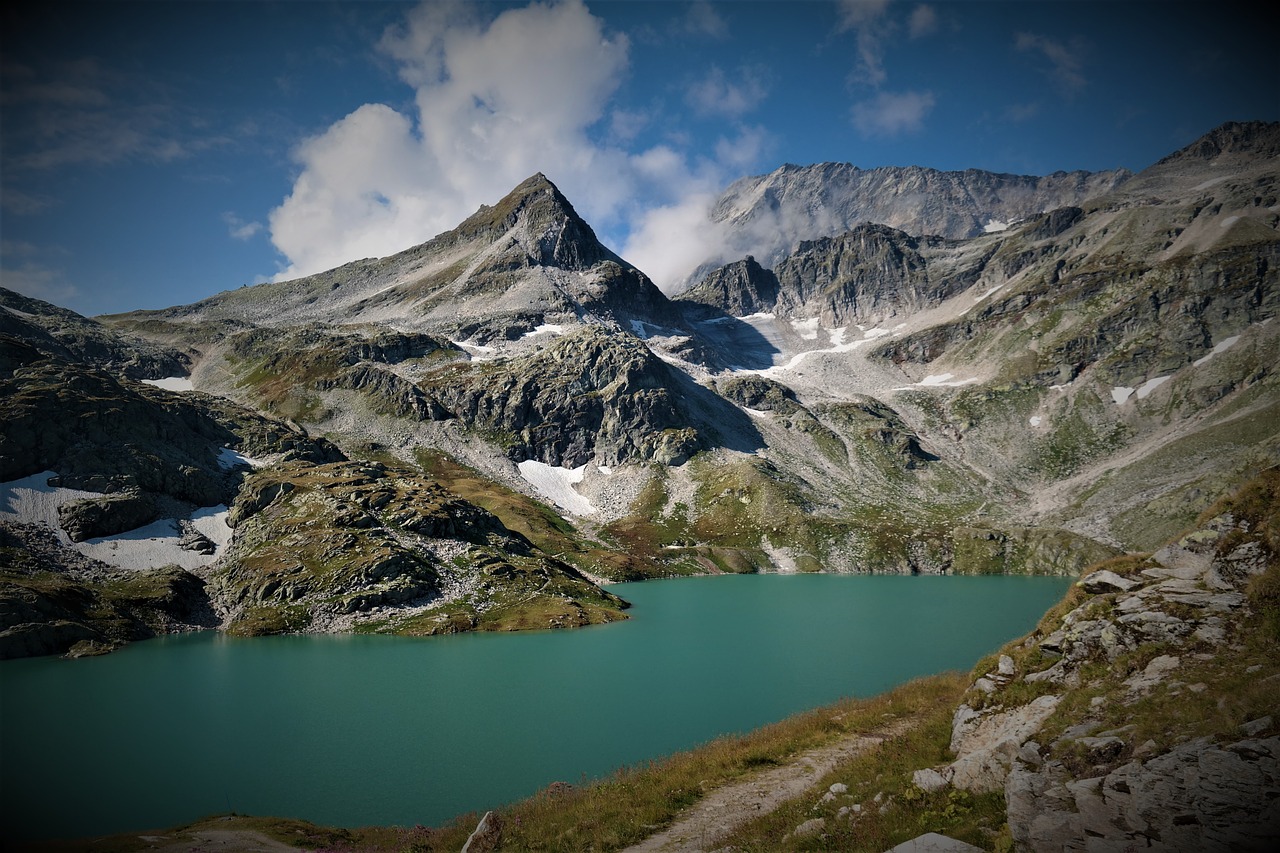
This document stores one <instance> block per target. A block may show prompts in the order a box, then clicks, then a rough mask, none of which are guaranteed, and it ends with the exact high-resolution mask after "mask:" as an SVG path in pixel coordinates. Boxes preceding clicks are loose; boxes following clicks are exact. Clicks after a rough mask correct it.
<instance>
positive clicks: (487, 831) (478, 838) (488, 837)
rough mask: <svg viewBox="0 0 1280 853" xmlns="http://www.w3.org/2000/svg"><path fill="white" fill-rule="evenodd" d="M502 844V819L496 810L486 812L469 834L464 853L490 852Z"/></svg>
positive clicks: (463, 847)
mask: <svg viewBox="0 0 1280 853" xmlns="http://www.w3.org/2000/svg"><path fill="white" fill-rule="evenodd" d="M501 845H502V819H501V818H500V817H498V815H497V814H496V813H495V812H485V813H484V817H482V818H480V822H479V823H478V824H476V828H475V829H474V830H472V832H471V834H470V835H469V836H467V841H466V843H465V844H463V845H462V853H490V851H493V850H497V849H498V848H499V847H500V846H501Z"/></svg>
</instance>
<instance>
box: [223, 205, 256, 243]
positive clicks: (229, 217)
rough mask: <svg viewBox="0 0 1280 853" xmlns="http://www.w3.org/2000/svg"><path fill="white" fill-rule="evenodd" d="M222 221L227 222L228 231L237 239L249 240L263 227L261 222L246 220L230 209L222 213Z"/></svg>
mask: <svg viewBox="0 0 1280 853" xmlns="http://www.w3.org/2000/svg"><path fill="white" fill-rule="evenodd" d="M222 221H223V222H225V223H226V224H227V233H229V234H230V235H231V236H232V237H233V238H235V239H236V240H248V239H250V238H252V237H253V236H254V235H255V234H257V233H258V232H259V231H261V230H262V228H263V225H262V223H261V222H245V221H244V220H243V219H241V218H240V217H239V216H236V215H235V214H234V213H232V212H230V211H227V212H226V213H224V214H222Z"/></svg>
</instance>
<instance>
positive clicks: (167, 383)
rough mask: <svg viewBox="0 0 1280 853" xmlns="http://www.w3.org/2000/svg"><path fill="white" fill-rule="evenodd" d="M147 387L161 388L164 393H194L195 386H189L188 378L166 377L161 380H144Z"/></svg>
mask: <svg viewBox="0 0 1280 853" xmlns="http://www.w3.org/2000/svg"><path fill="white" fill-rule="evenodd" d="M142 381H143V382H144V383H145V384H147V385H154V386H156V387H157V388H163V389H164V390H166V391H194V390H196V389H195V386H194V385H192V384H191V377H190V376H166V377H165V378H163V379H144V380H142Z"/></svg>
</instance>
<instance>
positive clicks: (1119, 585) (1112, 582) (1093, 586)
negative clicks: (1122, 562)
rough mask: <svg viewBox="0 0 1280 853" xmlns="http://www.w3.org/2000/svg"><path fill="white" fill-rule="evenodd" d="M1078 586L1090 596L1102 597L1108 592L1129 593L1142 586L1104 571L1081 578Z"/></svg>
mask: <svg viewBox="0 0 1280 853" xmlns="http://www.w3.org/2000/svg"><path fill="white" fill-rule="evenodd" d="M1076 586H1079V587H1081V588H1083V589H1084V591H1085V592H1087V593H1089V594H1090V595H1100V594H1103V593H1108V592H1128V591H1129V590H1131V589H1133V588H1135V587H1138V586H1141V584H1139V583H1138V582H1137V581H1135V580H1132V579H1130V578H1126V577H1122V576H1120V575H1118V574H1116V573H1115V572H1112V571H1108V570H1106V569H1103V570H1102V571H1099V572H1093V573H1091V574H1089V575H1087V576H1086V577H1083V578H1081V579H1080V580H1079V581H1077V582H1076Z"/></svg>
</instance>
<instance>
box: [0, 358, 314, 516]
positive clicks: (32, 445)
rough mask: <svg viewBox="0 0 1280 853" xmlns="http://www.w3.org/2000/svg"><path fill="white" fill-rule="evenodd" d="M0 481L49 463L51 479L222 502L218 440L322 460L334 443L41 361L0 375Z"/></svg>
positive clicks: (210, 404)
mask: <svg viewBox="0 0 1280 853" xmlns="http://www.w3.org/2000/svg"><path fill="white" fill-rule="evenodd" d="M0 411H2V412H3V419H4V423H5V427H4V431H3V433H0V480H6V481H7V480H15V479H18V478H20V477H24V476H28V475H31V474H35V473H38V472H40V471H45V470H52V471H56V472H58V474H59V483H58V484H59V485H63V486H67V487H70V488H78V489H85V490H88V491H96V492H107V493H113V492H122V491H126V490H130V489H134V490H138V491H140V492H142V493H147V494H153V495H167V496H169V497H172V498H175V499H177V500H181V501H187V502H190V503H193V504H195V505H196V506H212V505H215V504H220V503H229V502H230V501H231V499H232V497H234V495H235V489H236V484H237V482H238V475H237V474H235V473H234V472H231V471H228V470H227V469H226V468H224V467H223V466H222V465H220V464H219V461H218V454H219V451H220V450H221V449H222V448H224V447H241V448H244V449H246V450H247V451H248V452H250V453H257V452H261V453H264V454H269V453H286V454H290V455H295V456H301V457H303V458H316V459H321V458H326V457H327V456H331V455H332V453H333V452H334V451H333V448H332V447H330V446H326V445H325V444H324V443H323V442H315V441H313V440H311V439H309V438H307V437H306V436H305V435H303V434H301V433H299V432H296V431H292V430H290V429H288V428H287V427H285V426H284V425H283V424H276V423H272V422H270V421H267V420H266V419H264V418H262V417H261V416H259V415H256V414H253V413H251V412H249V411H247V410H244V409H240V408H239V407H236V406H234V405H232V404H228V403H225V402H220V401H216V400H213V399H210V398H203V399H197V398H193V397H190V396H180V395H175V394H170V393H168V392H165V391H161V390H159V389H155V388H151V387H149V386H146V385H140V384H137V383H132V382H124V383H122V382H120V381H118V380H117V379H115V378H114V377H112V376H111V375H109V374H107V373H105V372H102V371H99V370H85V369H83V368H78V367H75V366H72V365H67V364H58V363H55V362H51V361H45V362H41V363H38V364H36V365H33V366H31V367H27V368H22V369H20V370H19V371H17V372H16V373H15V374H14V375H12V376H10V377H8V378H5V379H0Z"/></svg>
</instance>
